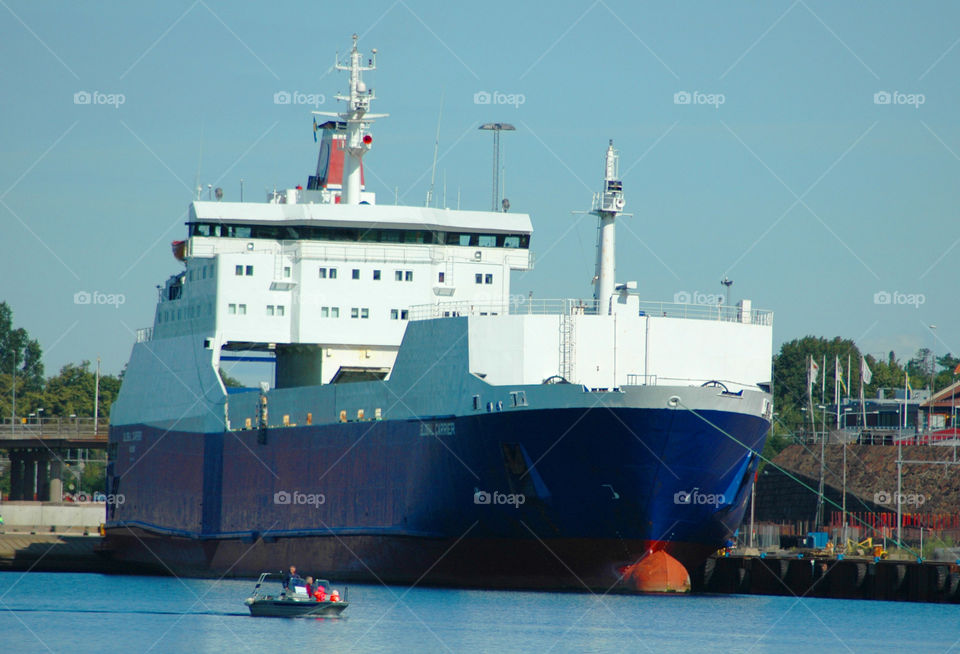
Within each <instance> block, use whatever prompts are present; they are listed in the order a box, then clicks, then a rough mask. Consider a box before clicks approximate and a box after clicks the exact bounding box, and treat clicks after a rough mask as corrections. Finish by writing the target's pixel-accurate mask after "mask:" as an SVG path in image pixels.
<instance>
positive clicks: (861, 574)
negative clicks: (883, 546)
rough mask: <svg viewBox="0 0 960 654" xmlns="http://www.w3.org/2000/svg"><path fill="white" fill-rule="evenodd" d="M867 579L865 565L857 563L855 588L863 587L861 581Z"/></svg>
mask: <svg viewBox="0 0 960 654" xmlns="http://www.w3.org/2000/svg"><path fill="white" fill-rule="evenodd" d="M866 578H867V564H866V563H858V564H857V586H856V587H857V588H860V587H861V586H863V580H864V579H866Z"/></svg>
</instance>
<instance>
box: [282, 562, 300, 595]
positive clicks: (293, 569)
mask: <svg viewBox="0 0 960 654" xmlns="http://www.w3.org/2000/svg"><path fill="white" fill-rule="evenodd" d="M298 579H300V575H298V574H297V566H295V565H291V566H290V572H288V573H287V574H286V575H285V576H284V578H283V594H284V595H286V594H287V593H288V592H291V591H290V587H291V585H295V580H298ZM291 582H294V583H293V584H291ZM292 592H296V591H292Z"/></svg>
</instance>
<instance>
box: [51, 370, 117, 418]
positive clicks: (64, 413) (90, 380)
mask: <svg viewBox="0 0 960 654" xmlns="http://www.w3.org/2000/svg"><path fill="white" fill-rule="evenodd" d="M96 383H97V377H96V373H95V372H93V371H91V370H90V362H89V361H82V362H81V363H80V364H79V365H77V364H73V363H68V364H67V365H65V366H63V367H62V368H61V369H60V374H59V375H57V376H56V377H51V378H50V379H49V380H47V385H46V388H45V389H44V393H43V401H44V403H45V406H44V409H45V411H44V413H46V414H47V415H50V416H61V417H64V418H66V417H68V416H70V415H76V416H80V417H93V405H94V402H95V400H96ZM119 392H120V379H119V378H118V377H114V376H113V375H101V376H100V411H99V416H100V418H105V417H107V416H109V415H110V406H111V405H112V404H113V401H114V399H116V397H117V393H119Z"/></svg>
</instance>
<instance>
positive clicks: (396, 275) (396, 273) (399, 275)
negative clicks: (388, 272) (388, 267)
mask: <svg viewBox="0 0 960 654" xmlns="http://www.w3.org/2000/svg"><path fill="white" fill-rule="evenodd" d="M393 278H394V279H395V280H396V281H398V282H402V281H403V271H402V270H395V271H393Z"/></svg>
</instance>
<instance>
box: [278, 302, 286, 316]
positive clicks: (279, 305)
mask: <svg viewBox="0 0 960 654" xmlns="http://www.w3.org/2000/svg"><path fill="white" fill-rule="evenodd" d="M283 312H284V310H283V305H282V304H278V305H277V315H278V316H282V315H283Z"/></svg>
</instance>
